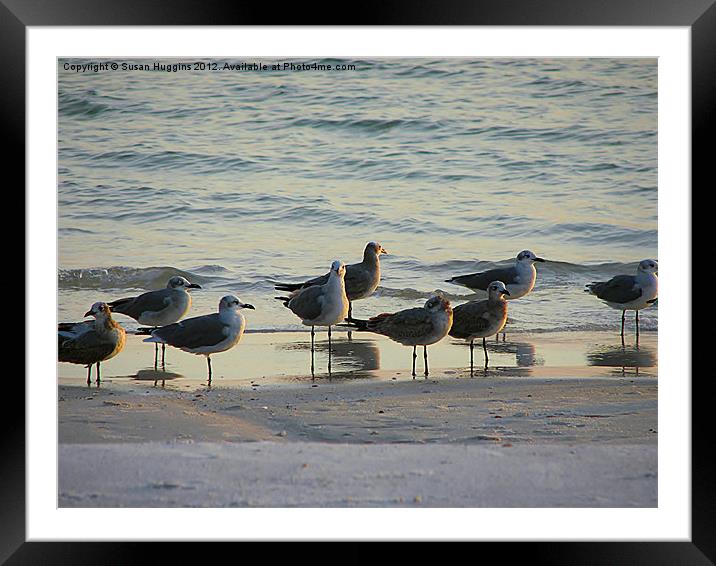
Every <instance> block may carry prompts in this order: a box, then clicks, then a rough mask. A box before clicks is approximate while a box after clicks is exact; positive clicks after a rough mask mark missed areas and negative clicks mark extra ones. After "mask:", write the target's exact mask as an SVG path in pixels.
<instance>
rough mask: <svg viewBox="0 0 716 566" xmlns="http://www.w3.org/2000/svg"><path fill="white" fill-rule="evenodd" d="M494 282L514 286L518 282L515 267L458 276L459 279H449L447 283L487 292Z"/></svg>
mask: <svg viewBox="0 0 716 566" xmlns="http://www.w3.org/2000/svg"><path fill="white" fill-rule="evenodd" d="M493 281H502V282H503V283H504V284H505V285H514V284H515V283H517V282H518V281H517V270H516V269H515V268H514V267H504V268H498V269H490V270H489V271H483V272H482V273H472V274H471V275H458V276H457V277H453V278H452V279H448V280H447V283H455V284H456V285H463V286H464V287H468V288H470V289H479V290H482V291H487V286H488V285H489V284H490V283H492V282H493Z"/></svg>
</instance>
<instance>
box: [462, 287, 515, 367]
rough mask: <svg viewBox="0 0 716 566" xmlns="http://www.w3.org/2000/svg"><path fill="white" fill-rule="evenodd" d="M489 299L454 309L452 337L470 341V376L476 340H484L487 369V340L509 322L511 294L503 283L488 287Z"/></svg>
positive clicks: (483, 347) (471, 302)
mask: <svg viewBox="0 0 716 566" xmlns="http://www.w3.org/2000/svg"><path fill="white" fill-rule="evenodd" d="M487 292H488V294H489V298H488V299H487V300H484V301H470V302H469V303H464V304H462V305H459V306H457V307H455V308H454V309H453V311H452V312H453V321H452V328H451V329H450V336H452V337H453V338H464V339H465V340H469V341H470V375H472V373H473V367H474V366H473V347H474V342H475V338H482V349H483V350H484V351H485V368H487V362H488V356H487V344H486V343H485V338H486V337H488V336H492V335H493V334H499V332H500V330H502V328H503V327H504V326H505V322H507V301H506V300H505V295H507V296H508V297H509V296H510V292H509V291H508V290H507V287H506V286H505V284H504V283H503V282H502V281H493V282H492V283H490V284H489V285H488V287H487Z"/></svg>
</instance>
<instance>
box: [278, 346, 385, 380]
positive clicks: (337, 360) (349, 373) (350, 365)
mask: <svg viewBox="0 0 716 566" xmlns="http://www.w3.org/2000/svg"><path fill="white" fill-rule="evenodd" d="M277 347H278V349H280V350H284V351H285V350H310V349H311V342H310V340H308V341H306V342H303V341H301V342H295V343H288V344H280V345H279V346H277ZM314 350H315V352H319V353H322V354H325V355H326V356H329V355H330V356H331V357H332V359H333V362H334V366H333V367H334V368H335V367H336V366H337V367H338V368H339V371H338V372H336V371H335V370H332V369H330V366H329V371H328V374H327V375H328V376H329V377H336V373H339V374H342V375H340V377H345V378H351V379H353V378H365V377H370V374H369V373H368V372H371V371H375V370H379V369H380V349H379V347H378V345H377V344H376V343H375V342H373V341H371V340H356V339H350V340H336V339H334V340H333V342H332V346H331V348H330V349H329V346H328V342H316V343H315V345H314ZM312 377H315V373H312Z"/></svg>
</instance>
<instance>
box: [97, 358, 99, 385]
mask: <svg viewBox="0 0 716 566" xmlns="http://www.w3.org/2000/svg"><path fill="white" fill-rule="evenodd" d="M99 380H100V376H99V362H97V387H99Z"/></svg>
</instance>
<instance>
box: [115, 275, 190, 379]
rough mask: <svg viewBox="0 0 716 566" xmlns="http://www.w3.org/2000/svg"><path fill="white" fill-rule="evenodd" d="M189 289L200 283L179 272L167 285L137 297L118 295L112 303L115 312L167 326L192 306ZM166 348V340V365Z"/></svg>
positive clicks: (155, 361) (146, 322)
mask: <svg viewBox="0 0 716 566" xmlns="http://www.w3.org/2000/svg"><path fill="white" fill-rule="evenodd" d="M187 289H201V286H200V285H197V284H196V283H189V281H187V280H186V278H184V277H181V276H180V275H175V276H174V277H172V278H171V279H169V281H168V282H167V286H166V288H165V289H159V290H157V291H149V292H147V293H142V294H141V295H138V296H136V297H127V298H125V299H117V300H116V301H112V302H111V303H109V307H110V309H112V312H116V313H119V314H123V315H126V316H128V317H130V318H133V319H134V320H136V321H137V322H139V324H146V325H147V326H153V327H158V326H166V325H167V324H172V323H174V322H177V321H178V320H181V319H182V318H183V317H184V316H186V313H188V312H189V309H190V308H191V295H190V294H189V292H188V291H187ZM158 348H159V346H158V345H157V346H155V347H154V366H155V367H156V365H157V357H158ZM164 349H165V346H164V345H163V344H162V365H164Z"/></svg>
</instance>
